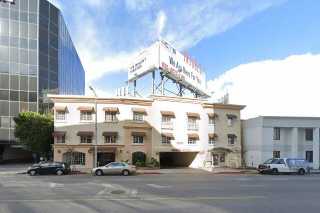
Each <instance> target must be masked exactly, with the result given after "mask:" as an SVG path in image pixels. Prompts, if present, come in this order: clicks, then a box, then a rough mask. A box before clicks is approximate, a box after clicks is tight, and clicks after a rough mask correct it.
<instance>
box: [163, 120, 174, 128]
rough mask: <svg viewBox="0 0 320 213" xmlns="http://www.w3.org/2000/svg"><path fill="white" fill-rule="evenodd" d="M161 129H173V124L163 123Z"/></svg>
mask: <svg viewBox="0 0 320 213" xmlns="http://www.w3.org/2000/svg"><path fill="white" fill-rule="evenodd" d="M161 129H173V122H162V123H161Z"/></svg>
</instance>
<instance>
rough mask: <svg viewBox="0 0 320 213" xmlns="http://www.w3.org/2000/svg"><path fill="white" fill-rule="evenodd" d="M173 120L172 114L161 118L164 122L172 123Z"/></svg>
mask: <svg viewBox="0 0 320 213" xmlns="http://www.w3.org/2000/svg"><path fill="white" fill-rule="evenodd" d="M171 121H172V116H168V115H163V116H162V120H161V122H162V123H171Z"/></svg>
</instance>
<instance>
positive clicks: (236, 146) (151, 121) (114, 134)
mask: <svg viewBox="0 0 320 213" xmlns="http://www.w3.org/2000/svg"><path fill="white" fill-rule="evenodd" d="M49 97H50V99H51V100H52V101H53V102H54V117H55V121H54V125H55V127H54V134H53V135H54V145H53V149H54V160H55V161H69V162H71V163H72V164H73V165H74V167H75V168H78V169H79V170H88V169H90V168H92V167H93V160H94V156H93V155H94V145H95V144H96V141H95V136H96V134H97V138H98V140H97V150H98V154H97V161H98V164H99V165H104V164H106V163H108V162H111V161H127V162H130V163H135V161H137V160H140V161H141V160H142V161H143V160H145V161H146V162H150V161H151V159H152V158H154V159H156V160H157V161H159V162H160V165H161V166H162V167H176V166H190V167H193V168H204V167H221V166H226V167H232V168H237V167H240V166H241V162H242V159H241V121H240V111H241V109H243V108H244V106H241V105H231V104H217V103H208V102H206V101H203V100H199V99H195V98H184V97H168V96H157V95H153V96H150V97H149V98H143V99H140V98H133V97H130V98H129V97H116V98H97V99H95V98H94V97H86V96H65V95H50V96H49ZM95 101H97V108H95ZM96 115H97V127H98V128H97V133H96V132H95V116H96Z"/></svg>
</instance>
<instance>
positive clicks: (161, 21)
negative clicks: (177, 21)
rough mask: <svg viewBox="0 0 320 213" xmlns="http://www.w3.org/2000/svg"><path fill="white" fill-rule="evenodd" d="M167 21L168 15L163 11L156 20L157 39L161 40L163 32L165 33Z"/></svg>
mask: <svg viewBox="0 0 320 213" xmlns="http://www.w3.org/2000/svg"><path fill="white" fill-rule="evenodd" d="M166 21H167V16H166V13H165V12H164V11H162V10H161V11H160V12H159V13H158V16H157V20H156V27H157V37H158V38H159V39H160V38H161V34H162V31H163V29H164V27H165V25H166Z"/></svg>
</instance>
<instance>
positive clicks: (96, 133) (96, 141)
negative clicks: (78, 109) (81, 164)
mask: <svg viewBox="0 0 320 213" xmlns="http://www.w3.org/2000/svg"><path fill="white" fill-rule="evenodd" d="M89 89H90V90H91V91H92V93H93V94H94V97H95V99H94V104H95V107H94V108H95V111H96V113H95V114H96V115H95V124H94V125H95V144H94V154H93V168H95V167H97V155H98V154H97V145H98V109H97V97H98V96H97V93H96V91H95V90H94V89H93V87H92V86H89Z"/></svg>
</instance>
